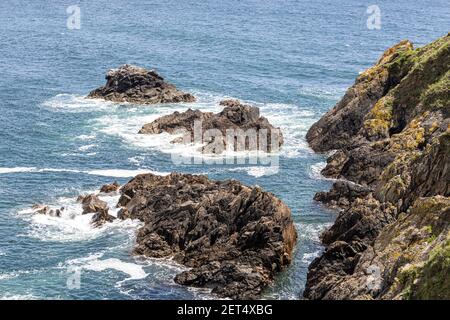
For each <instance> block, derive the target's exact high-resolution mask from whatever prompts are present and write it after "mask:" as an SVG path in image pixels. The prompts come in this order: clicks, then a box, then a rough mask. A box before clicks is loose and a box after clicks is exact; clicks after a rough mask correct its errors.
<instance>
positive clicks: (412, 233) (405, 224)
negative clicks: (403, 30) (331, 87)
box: [304, 34, 450, 299]
mask: <svg viewBox="0 0 450 320" xmlns="http://www.w3.org/2000/svg"><path fill="white" fill-rule="evenodd" d="M449 114H450V34H448V35H446V36H444V37H442V38H440V39H438V40H437V41H435V42H433V43H431V44H429V45H427V46H425V47H422V48H418V49H414V48H413V45H412V44H411V43H410V42H409V41H402V42H400V43H399V44H397V45H395V46H394V47H392V48H390V49H388V50H386V51H385V52H384V54H383V55H382V57H381V58H380V59H379V61H378V62H377V63H376V65H375V66H373V67H372V68H370V69H368V70H366V71H365V72H364V73H362V74H361V75H360V76H359V77H358V78H357V79H356V82H355V84H354V85H353V86H352V87H351V88H350V89H349V90H348V91H347V93H346V94H345V96H344V97H343V98H342V100H341V101H340V102H339V103H338V104H337V105H336V106H335V107H334V108H333V109H332V110H331V111H329V112H328V113H327V114H325V115H324V116H323V117H322V119H320V121H318V122H317V123H316V124H314V125H313V126H312V127H311V129H310V130H309V132H308V134H307V140H308V142H309V143H310V145H311V147H312V148H313V149H314V150H315V151H319V152H326V151H332V150H336V151H335V152H334V153H333V154H332V155H331V156H330V157H329V159H328V163H327V166H326V168H325V169H324V170H323V172H322V173H323V174H324V175H325V176H328V177H332V178H336V179H339V180H338V182H336V183H335V184H334V185H333V188H332V190H331V191H330V192H320V193H318V194H317V195H316V197H315V199H316V200H318V201H322V202H324V203H326V204H328V205H332V206H335V207H339V208H340V209H341V211H340V213H339V215H338V217H337V219H336V222H335V224H334V225H333V226H332V227H331V228H330V229H329V230H327V231H326V232H325V233H324V234H323V235H322V241H323V243H324V245H325V246H326V250H325V252H324V254H323V255H322V256H321V257H319V258H317V259H316V260H315V261H314V262H313V263H312V264H311V266H310V269H309V273H308V279H307V284H306V289H305V292H304V296H305V297H306V298H309V299H373V298H375V299H401V298H426V299H430V298H436V299H439V298H447V299H449V298H450V277H449V276H448V274H450V234H449V230H450V198H449V193H450V183H449V181H450V118H449Z"/></svg>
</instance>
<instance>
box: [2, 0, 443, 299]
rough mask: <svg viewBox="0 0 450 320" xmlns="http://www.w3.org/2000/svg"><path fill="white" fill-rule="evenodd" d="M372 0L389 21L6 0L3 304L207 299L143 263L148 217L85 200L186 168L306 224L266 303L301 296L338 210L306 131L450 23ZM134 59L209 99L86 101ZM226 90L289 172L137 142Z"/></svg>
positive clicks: (348, 15)
mask: <svg viewBox="0 0 450 320" xmlns="http://www.w3.org/2000/svg"><path fill="white" fill-rule="evenodd" d="M376 2H377V3H376V4H377V5H378V6H379V8H380V10H381V29H380V30H369V29H368V28H367V25H366V20H367V17H368V14H367V13H366V10H367V7H368V6H369V5H373V4H374V3H373V2H372V1H356V0H349V1H331V0H329V1H326V0H319V1H295V0H279V1H275V0H272V1H265V0H253V1H235V0H232V1H221V0H211V1H183V2H182V3H180V1H174V0H166V1H127V2H125V1H118V0H109V1H56V0H52V1H11V0H3V1H1V2H0V26H1V29H0V36H1V44H0V66H1V70H2V72H1V76H0V88H1V90H0V123H1V130H0V297H1V298H10V299H13V298H25V299H33V298H45V299H49V298H50V299H179V298H211V295H210V294H209V293H208V292H207V291H204V290H193V289H189V288H186V287H182V286H178V285H176V284H175V283H174V282H173V281H172V279H173V277H174V275H175V274H176V273H177V272H179V271H180V270H181V269H182V267H181V266H178V265H176V264H175V263H173V262H171V261H166V260H146V259H142V258H136V257H133V256H131V254H130V251H131V248H132V247H133V243H134V234H135V231H136V229H137V228H138V223H136V222H131V221H126V222H115V223H113V224H111V225H108V226H106V227H104V228H101V229H93V228H91V227H90V225H89V220H88V219H87V218H89V217H86V216H81V215H80V214H81V212H80V209H79V208H78V207H77V205H76V204H75V198H76V196H77V195H78V194H80V193H85V192H89V191H94V190H96V189H98V187H99V186H101V185H102V184H103V183H107V182H112V181H113V180H115V179H117V180H118V181H119V182H121V183H125V182H126V181H128V180H129V179H130V178H131V177H132V176H134V175H135V174H137V173H140V172H145V171H151V172H158V173H165V172H170V171H180V172H189V173H203V174H207V175H208V176H209V177H211V178H214V179H227V178H234V179H238V180H240V181H242V182H244V183H246V184H249V185H254V184H257V185H260V186H262V187H263V188H264V189H266V190H268V191H271V192H273V193H274V194H276V195H277V196H278V197H280V198H281V199H282V200H283V201H284V202H285V203H286V204H288V205H289V207H290V208H291V209H292V214H293V216H294V220H295V223H296V227H297V229H298V233H299V240H298V244H297V247H296V249H295V258H294V261H293V264H292V266H291V267H290V268H289V269H287V270H286V271H285V272H283V273H282V274H281V275H280V276H279V277H278V278H277V280H276V282H275V284H274V285H273V286H272V287H271V288H269V289H268V290H267V292H266V293H265V297H269V298H283V299H296V298H299V297H300V296H301V293H302V290H303V287H304V282H305V279H306V272H307V266H308V264H309V263H310V262H311V261H312V260H313V258H314V257H315V256H317V255H318V254H319V253H320V251H321V250H322V248H321V246H320V243H319V240H318V234H319V232H320V231H321V230H323V228H325V227H326V226H327V225H330V223H332V221H333V220H334V218H335V213H334V212H331V211H328V210H325V209H324V208H322V207H320V206H319V205H318V204H316V203H314V202H313V200H312V197H313V195H314V193H315V192H317V191H319V190H325V189H327V188H329V186H330V184H331V182H330V181H328V180H325V179H323V178H321V177H320V174H319V171H320V168H321V167H322V166H323V162H324V161H325V156H324V155H317V154H314V153H313V152H312V151H311V150H310V149H309V148H308V146H307V144H306V143H305V140H304V136H305V133H306V131H307V129H308V128H309V127H310V125H311V124H312V123H314V122H315V121H317V120H318V119H319V117H320V116H321V115H322V114H323V113H324V112H326V111H327V110H328V109H329V108H331V107H332V106H333V105H334V103H336V101H338V99H339V98H340V97H341V96H342V95H343V93H344V92H345V90H346V88H347V87H349V86H350V85H351V84H352V83H353V81H354V79H355V77H356V76H357V75H358V73H359V72H361V71H362V70H364V69H365V68H367V67H369V66H371V65H372V64H373V63H374V62H375V61H376V60H377V58H378V57H379V55H380V54H381V53H382V52H383V50H384V49H386V48H387V47H389V46H391V45H393V44H395V43H396V42H398V41H400V40H401V39H404V38H408V39H410V40H412V41H413V42H414V43H415V44H416V45H423V44H425V43H428V42H430V41H432V40H434V39H435V38H437V37H439V36H442V35H444V34H446V33H447V32H448V31H450V19H449V18H450V6H449V2H448V0H435V1H428V2H425V1H423V2H416V3H413V2H411V1H406V0H399V1H376ZM71 5H78V6H79V8H80V12H81V28H80V29H79V30H70V29H68V28H67V26H66V20H67V17H68V14H67V13H66V8H67V7H68V6H71ZM123 63H132V64H137V65H140V66H144V67H148V68H155V69H156V70H157V71H158V72H160V73H161V74H162V75H163V76H165V78H166V79H167V80H168V81H170V82H173V83H174V84H176V85H177V86H178V87H179V88H181V89H183V90H186V91H189V92H192V93H194V94H195V95H196V96H198V97H199V101H198V102H197V103H194V104H191V105H183V104H179V105H164V106H136V105H131V104H123V105H119V104H112V103H107V102H100V101H92V100H86V99H84V98H83V97H84V96H85V95H86V94H87V93H88V92H89V91H90V90H91V89H93V88H96V87H98V86H100V85H102V84H103V83H104V73H105V71H106V70H107V69H109V68H114V67H117V66H118V65H120V64H123ZM224 97H233V98H239V99H242V100H244V101H246V102H249V103H253V104H255V105H257V106H259V107H260V108H261V113H262V114H263V115H264V116H266V117H267V118H268V119H269V120H270V121H271V122H272V123H273V124H275V125H278V126H281V128H282V130H283V132H284V135H285V146H284V147H283V149H282V150H281V152H280V169H279V171H278V173H276V174H271V173H273V172H271V171H270V169H268V168H267V167H265V166H257V165H241V164H235V165H175V164H174V163H173V162H172V161H171V155H172V154H174V153H177V152H183V151H184V152H186V150H183V149H181V150H180V149H179V148H178V149H177V148H176V147H175V146H172V145H169V144H168V143H167V141H168V138H167V137H150V136H138V135H137V131H138V130H139V128H140V127H141V126H142V125H143V124H145V123H147V122H149V121H151V120H153V119H155V118H156V117H158V116H161V115H163V114H168V113H171V112H173V111H175V110H179V111H183V110H185V109H187V108H188V107H191V108H199V109H202V110H207V111H216V112H217V111H220V109H221V108H220V107H219V106H218V102H219V101H220V100H221V99H223V98H224ZM106 200H107V201H109V202H110V203H111V204H113V203H114V201H116V198H114V197H110V198H107V199H106ZM34 203H48V204H50V205H52V206H55V207H60V206H65V207H66V208H67V210H66V212H65V214H64V216H63V217H62V218H61V219H56V218H49V217H45V216H33V215H32V214H30V213H29V210H27V209H28V208H29V207H30V206H31V205H33V204H34ZM77 270H81V273H80V274H79V275H80V278H79V279H80V282H79V286H77V285H76V286H75V287H74V286H73V285H71V284H73V282H71V281H72V280H73V279H74V276H76V275H77V272H78V271H77ZM68 284H69V285H68Z"/></svg>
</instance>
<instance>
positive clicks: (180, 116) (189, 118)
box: [139, 100, 283, 153]
mask: <svg viewBox="0 0 450 320" xmlns="http://www.w3.org/2000/svg"><path fill="white" fill-rule="evenodd" d="M220 105H221V106H224V109H223V110H222V111H221V112H219V113H217V114H215V113H212V112H202V111H200V110H192V109H188V110H187V111H185V112H181V113H180V112H177V111H176V112H174V113H172V114H170V115H167V116H163V117H161V118H158V119H156V120H155V121H153V122H151V123H148V124H146V125H144V126H143V127H142V129H141V130H140V131H139V133H141V134H159V133H163V132H167V133H171V134H173V133H176V132H177V131H179V130H185V131H186V132H187V133H188V134H187V137H190V138H191V140H192V141H193V139H194V130H195V128H194V124H195V122H196V121H197V122H200V121H201V128H200V134H204V133H205V131H207V130H218V131H219V133H220V134H221V136H222V137H223V139H222V142H223V146H226V144H227V139H226V137H227V130H230V129H231V130H237V129H240V130H242V132H244V133H245V132H247V133H248V132H249V131H247V130H254V132H255V138H256V143H255V146H254V147H255V148H254V149H253V150H256V149H257V148H259V146H260V145H261V143H264V144H263V145H261V148H262V149H263V151H269V152H270V151H271V150H272V138H271V134H273V136H274V142H275V143H278V146H281V145H282V144H283V135H282V133H281V131H280V130H279V128H275V127H274V126H272V125H271V124H270V123H269V121H268V120H267V119H266V118H264V117H262V116H260V113H259V108H257V107H253V106H250V105H246V104H242V103H241V102H239V101H238V100H224V101H221V102H220ZM263 130H266V131H263ZM235 132H236V131H235ZM264 132H267V134H266V135H262V139H264V140H262V139H261V138H260V136H259V134H263V133H264ZM189 133H190V136H189ZM174 142H182V141H178V140H174ZM189 142H190V141H189ZM213 142H214V140H212V141H211V144H212V143H213ZM216 142H217V141H216ZM234 143H235V146H234V150H238V149H237V144H238V143H240V141H238V140H237V139H236V140H234ZM241 144H242V150H244V148H245V150H249V149H250V150H252V149H251V147H249V141H248V140H247V141H242V142H241ZM263 146H264V147H263ZM266 146H267V147H266ZM212 151H213V152H214V153H221V152H222V151H223V149H220V150H218V149H214V150H212Z"/></svg>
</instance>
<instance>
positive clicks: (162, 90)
mask: <svg viewBox="0 0 450 320" xmlns="http://www.w3.org/2000/svg"><path fill="white" fill-rule="evenodd" d="M105 78H106V84H105V85H104V86H102V87H100V88H97V89H95V90H93V91H91V92H90V93H89V95H88V98H101V99H105V100H110V101H114V102H131V103H136V104H156V103H176V102H194V101H195V97H194V96H193V95H191V94H189V93H185V92H182V91H180V90H178V89H177V88H176V87H175V86H174V85H173V84H170V83H168V82H166V81H164V79H163V78H162V77H161V76H160V75H159V74H158V73H156V71H154V70H147V69H145V68H140V67H137V66H132V65H128V64H124V65H122V66H120V67H119V68H118V69H112V70H109V71H108V72H107V73H106V77H105Z"/></svg>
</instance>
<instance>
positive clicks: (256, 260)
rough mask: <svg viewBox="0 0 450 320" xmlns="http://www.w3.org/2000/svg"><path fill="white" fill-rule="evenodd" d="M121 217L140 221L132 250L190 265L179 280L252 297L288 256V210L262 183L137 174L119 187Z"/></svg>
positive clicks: (291, 238) (291, 237) (292, 238)
mask: <svg viewBox="0 0 450 320" xmlns="http://www.w3.org/2000/svg"><path fill="white" fill-rule="evenodd" d="M121 194H122V196H121V198H120V200H119V203H118V206H119V207H121V210H120V212H119V214H118V216H119V217H120V218H121V219H127V218H133V219H140V220H142V221H143V222H144V223H145V225H144V226H143V227H142V228H141V229H140V230H139V232H138V235H137V246H136V248H135V249H134V252H135V253H136V254H139V255H144V256H148V257H155V258H162V257H173V259H174V260H175V261H177V262H179V263H181V264H183V265H185V266H188V267H190V268H192V269H190V270H189V271H185V272H182V273H181V274H179V275H177V276H176V278H175V281H176V282H177V283H179V284H183V285H188V286H195V287H205V288H210V289H212V292H213V293H215V294H218V295H219V296H222V297H230V298H233V299H253V298H256V297H258V295H259V294H260V293H261V291H262V290H263V289H264V288H265V287H266V286H267V285H268V284H269V283H270V282H271V281H272V280H273V277H274V276H275V274H276V273H278V272H279V271H281V270H282V269H283V268H284V267H285V266H286V265H288V264H289V263H290V261H291V253H292V249H293V247H294V245H295V242H296V238H297V233H296V230H295V227H294V224H293V221H292V217H291V212H290V209H289V208H288V207H287V206H286V205H285V204H284V203H283V202H282V201H280V200H279V199H277V198H276V197H275V196H274V195H272V194H271V193H268V192H264V191H263V190H261V189H260V188H259V187H247V186H244V185H242V184H241V183H239V182H237V181H234V180H228V181H213V180H209V179H208V178H207V177H206V176H195V175H189V174H179V173H172V174H170V175H168V176H156V175H152V174H143V175H138V176H136V177H135V178H133V179H132V180H131V181H130V182H128V183H127V184H126V185H124V186H123V187H122V189H121Z"/></svg>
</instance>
